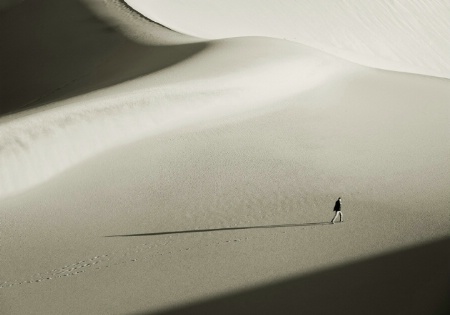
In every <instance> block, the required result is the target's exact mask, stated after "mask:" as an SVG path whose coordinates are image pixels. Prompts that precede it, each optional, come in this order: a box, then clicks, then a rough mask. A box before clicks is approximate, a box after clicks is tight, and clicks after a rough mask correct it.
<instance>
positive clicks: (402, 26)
mask: <svg viewBox="0 0 450 315" xmlns="http://www.w3.org/2000/svg"><path fill="white" fill-rule="evenodd" d="M126 2H127V3H128V4H129V5H130V6H132V7H133V8H135V9H136V10H138V11H139V12H141V13H142V14H144V15H146V16H147V17H149V18H150V19H152V20H155V21H158V22H159V23H161V24H164V25H166V26H168V27H170V28H172V29H174V30H176V31H178V32H181V33H185V34H189V35H193V36H197V37H200V38H207V39H218V38H229V37H241V36H267V37H273V38H282V39H287V40H290V41H295V42H299V43H302V44H304V45H308V46H311V47H313V48H316V49H320V50H322V51H325V52H327V53H330V54H333V55H335V56H338V57H340V58H344V59H346V60H349V61H352V62H356V63H358V64H361V65H365V66H369V67H374V68H380V69H385V70H393V71H400V72H409V73H417V74H423V75H431V76H436V77H442V78H447V79H448V78H450V58H449V56H450V41H449V40H448V39H449V38H450V20H449V19H448V16H449V15H450V2H449V1H428V0H413V1H408V2H407V3H403V2H401V1H389V0H387V1H376V2H374V1H334V2H330V1H327V0H319V1H317V0H300V1H298V0H288V1H284V2H283V5H282V6H281V5H277V1H276V0H263V1H259V0H251V1H245V3H242V1H239V0H231V1H228V0H226V1H225V0H224V1H214V3H211V1H208V0H191V1H179V0H175V1H158V0H152V1H142V0H126ZM204 25H208V27H204Z"/></svg>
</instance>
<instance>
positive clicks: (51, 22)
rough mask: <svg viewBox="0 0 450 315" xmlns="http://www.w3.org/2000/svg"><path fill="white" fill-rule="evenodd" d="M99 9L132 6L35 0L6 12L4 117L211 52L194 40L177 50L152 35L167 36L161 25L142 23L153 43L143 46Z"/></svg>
mask: <svg viewBox="0 0 450 315" xmlns="http://www.w3.org/2000/svg"><path fill="white" fill-rule="evenodd" d="M93 6H96V7H97V8H98V7H100V8H98V9H100V10H103V11H107V10H110V11H111V10H112V11H114V10H116V11H117V10H124V8H123V6H125V5H124V4H121V3H120V2H118V1H110V2H109V3H103V2H100V1H90V2H89V1H82V0H48V1H44V2H41V1H33V0H28V1H23V2H21V3H16V4H15V5H14V6H10V7H6V8H4V10H2V11H0V36H1V38H2V44H1V46H0V47H1V48H0V68H1V69H2V71H1V73H0V86H1V90H0V103H1V104H2V106H1V108H0V115H4V114H7V113H12V112H17V111H20V110H23V109H27V108H32V107H37V106H40V105H43V104H47V103H50V102H54V101H57V100H62V99H66V98H69V97H72V96H76V95H81V94H84V93H87V92H90V91H94V90H97V89H101V88H105V87H108V86H111V85H114V84H117V83H121V82H124V81H126V80H130V79H133V78H136V77H139V76H142V75H146V74H149V73H152V72H155V71H158V70H161V69H164V68H166V67H169V66H171V65H173V64H176V63H178V62H180V61H181V60H183V59H186V58H188V57H189V56H191V55H193V54H195V53H196V52H198V51H200V50H202V49H203V48H204V47H205V44H203V43H186V42H189V40H187V39H189V38H188V37H187V36H185V37H183V36H181V35H179V36H178V38H177V39H178V43H176V41H177V40H173V41H172V44H170V43H168V41H167V40H165V39H164V38H162V37H160V38H157V37H155V36H153V35H152V33H151V32H152V31H153V33H154V30H155V29H158V31H159V32H162V31H161V30H160V29H161V27H160V26H158V25H156V24H153V23H151V22H149V21H145V20H143V19H140V22H141V23H142V24H146V25H145V26H146V27H148V29H149V31H150V32H149V33H148V34H147V36H145V35H144V36H143V37H148V40H147V41H146V42H143V41H142V40H141V41H137V40H135V39H133V38H131V37H127V36H125V35H124V32H123V31H121V30H120V29H119V27H120V25H119V24H120V22H119V21H117V20H116V21H114V20H113V19H109V20H107V19H102V18H100V17H99V16H98V14H96V12H95V10H94V9H93ZM101 6H103V8H101ZM129 14H132V13H131V12H129ZM135 19H138V17H135ZM172 33H174V32H172ZM166 37H168V38H170V36H166ZM190 41H191V42H192V41H193V40H192V39H191V40H190Z"/></svg>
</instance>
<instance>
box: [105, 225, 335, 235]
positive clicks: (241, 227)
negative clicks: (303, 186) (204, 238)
mask: <svg viewBox="0 0 450 315" xmlns="http://www.w3.org/2000/svg"><path fill="white" fill-rule="evenodd" d="M329 224H331V223H330V222H317V223H301V224H276V225H257V226H237V227H227V228H216V229H199V230H186V231H168V232H155V233H140V234H125V235H108V236H105V237H129V236H157V235H168V234H189V233H207V232H220V231H236V230H250V229H273V228H287V227H300V226H314V225H329Z"/></svg>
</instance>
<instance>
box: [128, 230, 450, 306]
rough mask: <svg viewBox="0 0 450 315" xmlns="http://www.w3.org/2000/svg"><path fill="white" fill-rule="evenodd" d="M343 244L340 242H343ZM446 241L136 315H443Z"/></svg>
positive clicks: (449, 287) (448, 296)
mask: <svg viewBox="0 0 450 315" xmlns="http://www.w3.org/2000/svg"><path fill="white" fill-rule="evenodd" d="M343 245H344V244H343ZM449 279H450V239H449V238H446V239H443V240H438V241H435V242H432V243H429V244H425V245H421V246H417V247H415V248H410V249H404V250H400V251H398V252H395V253H390V254H386V255H382V256H379V257H375V258H369V259H366V260H363V261H358V262H354V263H350V264H347V265H343V266H339V267H335V268H330V269H328V270H324V271H320V272H316V273H313V274H310V275H306V276H299V277H293V278H290V279H286V280H283V281H279V282H276V283H272V284H267V285H263V286H259V287H255V288H253V289H246V290H239V291H236V292H234V293H228V294H225V295H222V296H218V297H215V298H208V299H205V300H203V301H197V302H193V303H191V304H187V305H182V306H178V307H172V308H167V309H163V310H159V311H158V310H153V311H147V312H145V311H144V312H141V313H135V315H147V314H159V315H182V314H183V315H190V314H192V315H194V314H195V315H210V314H214V315H225V314H234V315H240V314H245V315H252V314H258V315H269V314H270V315H272V314H273V315H280V314H289V315H290V314H308V315H309V314H312V315H316V314H320V315H328V314H329V315H361V314H364V315H379V314H383V315H447V314H450V283H449Z"/></svg>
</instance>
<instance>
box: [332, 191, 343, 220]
mask: <svg viewBox="0 0 450 315" xmlns="http://www.w3.org/2000/svg"><path fill="white" fill-rule="evenodd" d="M341 203H342V200H341V197H339V198H338V200H336V203H335V204H334V209H333V211H336V214H335V215H334V218H333V220H331V224H334V221H335V220H336V219H337V217H338V215H339V219H340V221H339V222H342V221H344V220H343V218H344V216H343V214H342V211H341Z"/></svg>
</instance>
